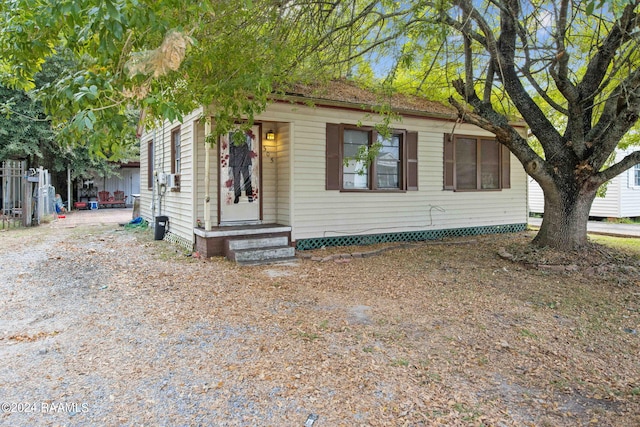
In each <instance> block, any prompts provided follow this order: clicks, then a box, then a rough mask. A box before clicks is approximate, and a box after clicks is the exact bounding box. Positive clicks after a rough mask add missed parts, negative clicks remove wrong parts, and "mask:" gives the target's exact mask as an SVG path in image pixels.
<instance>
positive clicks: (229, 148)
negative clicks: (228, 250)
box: [219, 125, 261, 225]
mask: <svg viewBox="0 0 640 427" xmlns="http://www.w3.org/2000/svg"><path fill="white" fill-rule="evenodd" d="M260 139H261V129H260V125H254V126H253V127H252V128H251V130H249V131H246V132H243V131H235V132H229V133H228V134H227V135H223V136H222V137H220V157H219V159H220V168H219V169H220V181H219V182H220V191H219V194H220V225H237V224H257V223H259V222H260V219H261V218H260V203H261V195H260V190H261V189H260Z"/></svg>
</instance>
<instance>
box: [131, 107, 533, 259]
mask: <svg viewBox="0 0 640 427" xmlns="http://www.w3.org/2000/svg"><path fill="white" fill-rule="evenodd" d="M314 102H315V105H314V106H309V105H307V104H305V103H304V102H302V101H301V102H295V100H294V101H292V100H291V99H289V100H288V101H287V102H274V103H272V104H271V105H269V106H268V107H267V109H266V111H264V113H262V114H261V115H260V116H258V117H257V118H256V124H255V126H254V127H253V129H252V131H251V132H248V133H246V134H243V135H235V136H234V134H230V135H227V136H224V137H222V138H220V140H219V141H217V143H216V144H215V146H213V147H211V148H208V146H207V145H206V144H205V121H204V120H203V111H202V110H198V111H194V112H193V113H192V114H190V115H189V116H187V117H185V118H184V122H183V123H181V124H180V123H174V124H169V123H165V124H164V125H163V126H162V127H159V128H156V129H153V130H149V131H147V132H146V133H145V134H144V135H143V136H142V138H141V214H142V216H143V217H145V218H146V219H148V220H150V221H153V219H154V218H155V217H157V216H160V215H161V216H167V217H168V233H167V236H168V239H173V240H175V241H178V242H181V243H183V244H184V245H185V246H187V247H192V248H194V247H195V248H196V249H197V250H199V251H201V252H203V255H206V256H211V255H219V253H218V252H219V250H218V249H216V247H212V246H207V245H205V244H204V243H203V242H204V241H206V240H207V239H209V238H214V236H217V235H220V234H219V233H223V234H225V233H226V234H234V233H241V232H242V231H241V230H243V229H245V230H248V229H255V228H259V227H261V226H264V225H266V224H271V225H274V227H276V230H279V231H278V232H285V233H286V234H288V236H289V238H290V242H291V244H292V245H295V246H296V248H297V249H300V250H304V249H314V248H318V247H322V246H325V245H336V244H338V245H342V244H362V243H376V242H383V241H401V240H424V239H430V238H439V237H445V236H449V235H464V234H478V233H489V232H505V231H518V230H522V229H524V228H525V227H526V222H527V215H528V212H527V179H526V176H525V173H524V170H523V168H522V167H520V166H519V163H518V162H517V160H516V159H515V157H512V156H511V155H510V154H509V152H508V151H506V150H503V149H502V148H501V146H500V145H498V144H497V143H496V142H495V141H494V140H493V137H492V135H491V134H489V133H487V132H486V131H484V130H482V129H479V128H477V127H475V126H472V125H467V124H461V123H456V121H455V117H453V116H452V115H450V114H443V113H437V114H436V113H429V112H424V111H412V112H406V111H403V112H402V116H401V117H402V119H401V121H399V122H396V123H394V124H393V125H392V127H393V130H392V132H391V135H390V136H388V137H386V138H385V137H383V136H382V135H380V134H378V133H377V132H376V128H375V126H376V124H377V123H379V122H380V118H379V117H377V116H375V115H372V114H371V113H370V112H368V111H364V110H363V108H362V106H361V105H357V104H354V103H349V102H328V101H327V102H324V101H322V100H317V99H315V100H314ZM376 142H379V143H381V149H380V152H379V154H378V157H377V158H376V160H374V161H373V162H371V163H370V164H367V163H356V162H354V161H351V162H348V158H349V157H351V156H353V155H355V154H356V153H357V152H358V151H359V150H360V151H362V150H366V149H367V147H370V146H371V145H372V144H374V143H376ZM207 150H209V153H208V154H207ZM207 155H208V156H209V162H208V165H207V163H206V161H205V159H206V158H207ZM345 159H347V161H345ZM207 176H208V182H207V179H206V177H207ZM207 196H208V199H209V201H210V202H209V203H210V205H209V208H208V209H207V208H205V205H206V199H207ZM206 211H209V215H208V216H206V214H205V212H206ZM207 223H208V224H210V225H211V226H210V229H206V224H207ZM278 227H280V228H278ZM216 233H218V234H216Z"/></svg>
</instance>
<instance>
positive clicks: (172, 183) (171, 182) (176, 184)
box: [167, 173, 180, 189]
mask: <svg viewBox="0 0 640 427" xmlns="http://www.w3.org/2000/svg"><path fill="white" fill-rule="evenodd" d="M167 188H169V189H177V188H180V175H177V174H174V173H172V174H167Z"/></svg>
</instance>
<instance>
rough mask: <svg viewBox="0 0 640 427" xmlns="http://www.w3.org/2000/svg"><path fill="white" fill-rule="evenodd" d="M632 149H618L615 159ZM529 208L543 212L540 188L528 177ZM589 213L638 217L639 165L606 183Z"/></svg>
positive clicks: (593, 214) (594, 215)
mask: <svg viewBox="0 0 640 427" xmlns="http://www.w3.org/2000/svg"><path fill="white" fill-rule="evenodd" d="M632 151H634V150H619V151H617V152H616V161H620V160H622V158H624V157H625V156H626V155H628V154H630V153H631V152H632ZM529 210H530V212H531V213H539V214H542V213H544V194H543V192H542V188H540V186H539V185H538V183H537V182H535V181H534V180H533V179H532V178H531V177H529ZM589 215H590V216H592V217H599V218H633V217H640V165H636V166H634V167H632V168H631V169H629V170H627V171H626V172H623V173H622V174H620V175H618V176H617V177H615V178H614V179H612V180H611V181H609V183H608V184H607V191H606V193H605V197H596V199H595V200H594V201H593V205H592V206H591V211H590V212H589Z"/></svg>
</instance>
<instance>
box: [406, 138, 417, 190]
mask: <svg viewBox="0 0 640 427" xmlns="http://www.w3.org/2000/svg"><path fill="white" fill-rule="evenodd" d="M406 159H407V190H409V191H417V190H418V132H407V157H406Z"/></svg>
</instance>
